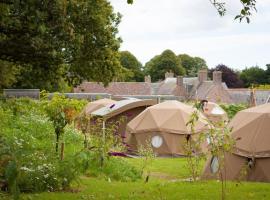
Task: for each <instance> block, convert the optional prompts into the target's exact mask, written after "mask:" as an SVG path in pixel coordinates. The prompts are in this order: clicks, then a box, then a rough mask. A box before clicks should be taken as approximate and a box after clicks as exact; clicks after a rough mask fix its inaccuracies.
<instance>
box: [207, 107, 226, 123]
mask: <svg viewBox="0 0 270 200" xmlns="http://www.w3.org/2000/svg"><path fill="white" fill-rule="evenodd" d="M203 114H204V115H205V116H206V117H207V118H208V119H209V120H210V121H211V122H213V123H218V122H221V121H223V122H227V121H228V116H227V113H226V112H225V111H224V110H223V109H222V108H221V107H220V106H219V105H218V104H216V103H214V102H205V103H204V105H203Z"/></svg>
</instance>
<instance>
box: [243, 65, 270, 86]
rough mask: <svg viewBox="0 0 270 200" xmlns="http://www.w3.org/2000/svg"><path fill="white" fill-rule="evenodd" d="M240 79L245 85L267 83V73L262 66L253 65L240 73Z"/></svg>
mask: <svg viewBox="0 0 270 200" xmlns="http://www.w3.org/2000/svg"><path fill="white" fill-rule="evenodd" d="M240 78H241V80H242V81H243V82H244V84H245V87H250V86H251V85H252V84H255V85H260V84H267V83H268V81H267V74H266V72H265V70H263V69H262V68H260V67H258V66H255V67H250V68H246V69H244V70H243V71H242V72H241V74H240Z"/></svg>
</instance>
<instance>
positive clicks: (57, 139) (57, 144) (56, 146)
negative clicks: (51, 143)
mask: <svg viewBox="0 0 270 200" xmlns="http://www.w3.org/2000/svg"><path fill="white" fill-rule="evenodd" d="M55 133H56V142H55V151H56V153H57V152H58V146H59V138H60V132H59V131H56V132H55Z"/></svg>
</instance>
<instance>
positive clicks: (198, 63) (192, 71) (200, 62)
mask: <svg viewBox="0 0 270 200" xmlns="http://www.w3.org/2000/svg"><path fill="white" fill-rule="evenodd" d="M178 58H179V59H180V61H181V64H182V66H183V67H184V68H185V70H186V74H187V75H188V76H197V74H198V71H199V70H200V69H202V68H207V65H206V61H205V60H204V59H202V58H200V57H191V56H189V55H187V54H180V55H178Z"/></svg>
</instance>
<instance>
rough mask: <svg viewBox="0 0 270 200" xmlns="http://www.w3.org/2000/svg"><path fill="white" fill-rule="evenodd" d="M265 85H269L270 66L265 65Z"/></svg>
mask: <svg viewBox="0 0 270 200" xmlns="http://www.w3.org/2000/svg"><path fill="white" fill-rule="evenodd" d="M266 76H267V84H270V64H266Z"/></svg>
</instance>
